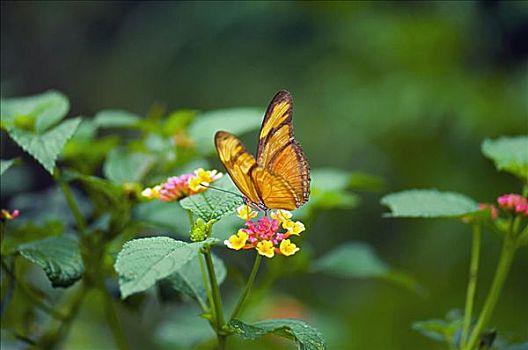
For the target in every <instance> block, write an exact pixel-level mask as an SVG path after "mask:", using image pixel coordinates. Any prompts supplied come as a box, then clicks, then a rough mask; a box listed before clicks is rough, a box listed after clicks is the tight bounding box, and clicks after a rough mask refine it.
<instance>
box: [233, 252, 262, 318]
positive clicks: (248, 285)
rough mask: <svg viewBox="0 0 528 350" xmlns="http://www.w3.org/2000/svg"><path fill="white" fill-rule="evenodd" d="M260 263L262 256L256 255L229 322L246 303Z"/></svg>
mask: <svg viewBox="0 0 528 350" xmlns="http://www.w3.org/2000/svg"><path fill="white" fill-rule="evenodd" d="M261 261H262V255H260V254H257V256H256V258H255V262H254V263H253V268H252V269H251V273H250V274H249V277H248V281H247V283H246V286H245V287H244V290H243V291H242V294H241V295H240V298H239V299H238V302H237V304H236V306H235V309H234V310H233V313H232V314H231V317H230V319H231V320H233V319H235V318H237V317H238V315H239V314H240V313H241V312H242V308H243V307H244V303H245V302H246V299H247V297H248V295H249V293H250V292H251V287H252V286H253V282H255V277H256V276H257V272H258V269H259V267H260V263H261Z"/></svg>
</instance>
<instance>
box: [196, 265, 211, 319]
mask: <svg viewBox="0 0 528 350" xmlns="http://www.w3.org/2000/svg"><path fill="white" fill-rule="evenodd" d="M202 259H203V258H202V256H201V255H198V261H199V262H200V271H201V272H202V278H203V284H204V288H205V294H206V295H207V300H208V301H209V305H213V303H214V301H213V295H212V294H211V288H210V287H209V282H207V272H206V271H205V266H204V262H203V260H202ZM198 300H200V305H201V306H202V310H203V311H204V312H209V311H210V310H209V308H208V307H207V306H206V305H203V303H202V301H201V299H198Z"/></svg>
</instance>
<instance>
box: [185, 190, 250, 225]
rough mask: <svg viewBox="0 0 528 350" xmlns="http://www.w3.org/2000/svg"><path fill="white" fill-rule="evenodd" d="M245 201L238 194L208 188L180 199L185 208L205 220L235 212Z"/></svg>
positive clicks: (217, 218) (218, 218)
mask: <svg viewBox="0 0 528 350" xmlns="http://www.w3.org/2000/svg"><path fill="white" fill-rule="evenodd" d="M243 203H244V202H243V200H242V199H241V198H240V197H238V196H235V195H232V194H229V193H223V192H219V191H215V190H207V191H205V192H203V193H200V194H196V195H194V196H190V197H187V198H185V199H183V200H181V201H180V204H181V206H182V207H183V208H185V209H187V210H190V211H191V212H192V213H193V214H195V215H197V216H198V217H200V218H201V219H202V220H204V221H205V222H208V221H211V220H220V219H221V218H223V217H225V216H227V215H229V214H231V213H233V212H234V211H235V210H236V208H238V207H239V206H241V205H242V204H243Z"/></svg>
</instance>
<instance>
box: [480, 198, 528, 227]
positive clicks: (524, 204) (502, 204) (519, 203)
mask: <svg viewBox="0 0 528 350" xmlns="http://www.w3.org/2000/svg"><path fill="white" fill-rule="evenodd" d="M497 204H498V208H497V206H495V205H494V204H491V203H479V209H480V210H489V211H490V215H491V219H492V220H496V219H497V218H498V217H499V209H502V210H504V211H506V212H510V213H514V214H517V215H522V216H525V217H528V198H526V197H523V196H521V195H520V194H515V193H508V194H503V195H502V196H500V197H499V198H497Z"/></svg>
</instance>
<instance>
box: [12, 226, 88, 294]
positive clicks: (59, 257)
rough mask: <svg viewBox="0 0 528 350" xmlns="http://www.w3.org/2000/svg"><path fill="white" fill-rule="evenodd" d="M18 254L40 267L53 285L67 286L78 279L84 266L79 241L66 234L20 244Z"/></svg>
mask: <svg viewBox="0 0 528 350" xmlns="http://www.w3.org/2000/svg"><path fill="white" fill-rule="evenodd" d="M18 251H19V252H20V254H21V255H22V256H23V257H24V258H26V259H27V260H29V261H31V262H33V263H34V264H37V265H38V266H40V267H42V268H43V269H44V271H45V272H46V275H47V276H48V278H49V279H50V281H51V284H52V286H53V287H68V286H70V285H72V284H73V283H75V282H76V281H77V280H79V279H80V278H81V276H82V274H83V272H84V266H83V262H82V258H81V252H80V249H79V242H77V240H75V239H74V238H72V237H70V236H66V235H62V236H59V237H50V238H46V239H43V240H40V241H35V242H31V243H26V244H22V245H20V246H19V247H18Z"/></svg>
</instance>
